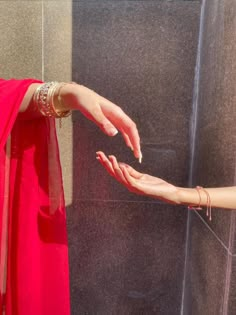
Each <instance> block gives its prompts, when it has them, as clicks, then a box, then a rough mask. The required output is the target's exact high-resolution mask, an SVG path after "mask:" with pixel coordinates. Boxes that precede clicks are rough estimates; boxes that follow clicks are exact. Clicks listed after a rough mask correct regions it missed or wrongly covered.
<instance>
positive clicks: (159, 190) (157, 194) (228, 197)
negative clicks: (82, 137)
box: [97, 151, 236, 210]
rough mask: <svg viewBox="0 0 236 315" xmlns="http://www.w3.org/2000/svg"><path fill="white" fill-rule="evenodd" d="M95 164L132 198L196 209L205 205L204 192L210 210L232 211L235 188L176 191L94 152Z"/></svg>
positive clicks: (235, 194) (156, 178) (171, 186)
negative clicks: (119, 184)
mask: <svg viewBox="0 0 236 315" xmlns="http://www.w3.org/2000/svg"><path fill="white" fill-rule="evenodd" d="M97 160H98V161H99V162H100V163H101V164H102V166H103V167H104V168H105V169H106V170H107V171H108V173H109V174H110V175H111V176H113V177H114V178H115V179H116V180H118V181H119V182H120V183H121V184H123V185H124V186H125V187H126V188H127V189H128V190H129V191H131V192H134V193H136V194H141V195H147V196H149V197H152V198H156V199H160V200H163V201H165V202H168V203H173V204H185V205H193V206H195V207H196V206H197V207H198V206H207V205H209V200H207V194H206V192H207V193H208V194H209V196H210V201H211V206H212V207H216V208H217V207H218V208H224V209H236V186H232V187H220V188H204V190H203V189H199V190H197V189H195V188H184V187H176V186H174V185H172V184H170V183H168V182H166V181H164V180H163V179H161V178H158V177H154V176H150V175H148V174H143V173H140V172H138V171H136V170H135V169H133V168H132V167H131V166H129V165H127V164H125V163H118V161H117V159H116V157H115V156H112V155H111V156H109V157H107V156H106V155H105V154H104V153H103V152H101V151H99V152H97ZM199 194H200V196H199ZM199 210H200V209H199Z"/></svg>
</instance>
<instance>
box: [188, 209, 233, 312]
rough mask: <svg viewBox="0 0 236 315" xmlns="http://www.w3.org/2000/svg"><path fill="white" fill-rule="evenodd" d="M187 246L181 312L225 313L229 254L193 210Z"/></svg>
mask: <svg viewBox="0 0 236 315" xmlns="http://www.w3.org/2000/svg"><path fill="white" fill-rule="evenodd" d="M189 247H190V251H189V255H188V273H187V287H186V290H185V307H184V314H186V315H189V314H191V315H200V314H201V315H210V314H214V315H223V314H228V313H227V312H225V310H226V309H225V306H226V305H225V304H224V295H225V288H226V286H225V285H228V283H226V275H227V273H228V275H229V274H230V269H229V268H230V266H229V265H230V262H231V258H232V257H231V256H230V255H229V254H228V252H227V249H225V248H224V247H223V246H222V244H221V243H220V242H219V241H218V240H217V239H216V238H215V236H214V235H213V234H212V232H211V231H210V230H209V229H208V228H207V226H206V225H205V224H204V223H203V222H202V220H201V219H200V217H199V216H198V215H196V214H194V213H192V214H191V228H190V233H189Z"/></svg>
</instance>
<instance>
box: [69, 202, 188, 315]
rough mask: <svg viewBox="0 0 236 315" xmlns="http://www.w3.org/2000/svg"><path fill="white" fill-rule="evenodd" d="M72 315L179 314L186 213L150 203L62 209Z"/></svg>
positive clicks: (94, 204)
mask: <svg viewBox="0 0 236 315" xmlns="http://www.w3.org/2000/svg"><path fill="white" fill-rule="evenodd" d="M68 230H69V243H70V259H71V299H72V314H91V315H93V314H97V315H104V314H122V315H128V314H149V315H151V314H179V313H180V305H181V291H182V279H183V269H184V255H183V253H184V247H185V230H186V212H183V209H181V207H180V208H178V207H175V206H166V205H161V204H153V203H142V202H138V203H134V202H132V203H121V202H92V201H91V202H80V203H77V204H76V205H74V206H73V208H71V209H68Z"/></svg>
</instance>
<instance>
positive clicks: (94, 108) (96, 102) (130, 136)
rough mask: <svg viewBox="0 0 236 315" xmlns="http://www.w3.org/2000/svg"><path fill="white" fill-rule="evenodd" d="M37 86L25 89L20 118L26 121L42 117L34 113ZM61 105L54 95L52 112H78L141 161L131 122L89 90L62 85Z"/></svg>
mask: <svg viewBox="0 0 236 315" xmlns="http://www.w3.org/2000/svg"><path fill="white" fill-rule="evenodd" d="M40 85H41V84H37V83H33V84H31V85H30V87H29V88H28V90H27V92H26V94H25V96H24V99H23V101H22V104H21V107H20V115H21V116H22V117H24V118H27V119H33V118H39V117H42V116H41V113H40V112H39V111H35V104H34V102H33V95H34V92H35V90H36V89H37V87H38V86H40ZM59 93H60V98H61V102H58V93H55V96H54V104H55V108H56V110H59V111H67V110H79V111H80V112H81V113H82V114H83V115H84V116H85V117H87V118H88V119H89V120H91V121H93V122H94V123H95V124H96V125H97V126H98V127H99V128H100V129H101V130H102V131H103V132H104V133H105V134H107V135H108V136H115V135H116V134H117V133H118V132H121V134H122V135H123V138H124V141H125V143H126V145H127V146H128V147H129V148H130V149H131V150H132V151H133V152H134V156H135V157H136V158H140V157H141V155H142V154H141V150H140V137H139V133H138V130H137V127H136V124H135V123H134V121H133V120H132V119H131V118H130V117H129V116H127V115H126V114H125V113H124V111H123V110H122V109H121V108H120V107H119V106H117V105H115V104H113V103H112V102H110V101H109V100H107V99H106V98H104V97H102V96H100V95H99V94H97V93H96V92H94V91H92V90H90V89H89V88H87V87H85V86H82V85H78V84H70V83H68V84H66V85H64V86H63V87H62V88H61V89H60V92H59Z"/></svg>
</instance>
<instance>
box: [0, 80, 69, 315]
mask: <svg viewBox="0 0 236 315" xmlns="http://www.w3.org/2000/svg"><path fill="white" fill-rule="evenodd" d="M36 82H40V81H37V80H31V79H27V80H7V81H6V80H0V109H1V114H0V290H1V292H0V293H1V300H0V314H1V313H2V309H3V308H5V311H6V314H7V315H18V314H19V315H26V314H34V315H42V314H43V315H49V314H50V315H51V314H59V315H60V314H61V315H67V314H69V313H70V310H69V283H68V282H69V281H68V279H69V276H68V249H67V236H66V218H65V208H64V197H63V189H62V177H61V168H60V161H59V153H58V144H57V138H56V130H55V122H54V120H53V119H48V118H45V117H43V118H40V119H32V120H24V119H20V115H18V111H19V107H20V104H21V101H22V99H23V97H24V95H25V92H26V91H27V89H28V87H29V85H30V84H32V83H36ZM7 139H8V140H7Z"/></svg>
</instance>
